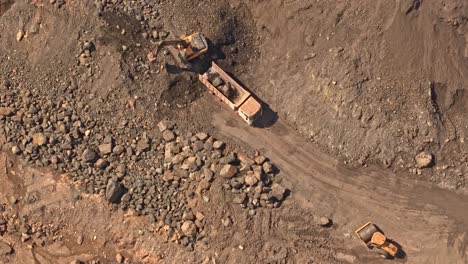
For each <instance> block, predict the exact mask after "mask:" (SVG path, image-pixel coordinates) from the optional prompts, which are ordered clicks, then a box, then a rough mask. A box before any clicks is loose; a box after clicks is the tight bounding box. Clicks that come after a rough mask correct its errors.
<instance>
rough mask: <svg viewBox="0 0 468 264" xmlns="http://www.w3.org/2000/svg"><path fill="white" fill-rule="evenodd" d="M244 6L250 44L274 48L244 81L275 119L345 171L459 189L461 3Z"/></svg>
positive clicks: (463, 52) (462, 152) (464, 48)
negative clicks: (373, 171) (388, 172)
mask: <svg viewBox="0 0 468 264" xmlns="http://www.w3.org/2000/svg"><path fill="white" fill-rule="evenodd" d="M246 5H247V6H248V7H249V9H250V10H251V13H252V16H253V17H254V20H255V21H256V28H257V32H258V34H259V39H260V41H259V42H261V43H274V44H273V45H269V44H264V45H263V46H262V48H263V49H262V58H261V59H260V60H259V62H258V64H257V65H256V66H254V67H255V69H260V70H259V71H257V70H256V72H255V74H252V75H251V77H250V78H251V79H250V81H246V83H248V84H249V85H250V86H252V87H255V89H256V92H257V94H258V95H259V96H260V97H261V98H263V99H264V100H265V101H266V102H268V104H270V106H271V107H272V108H273V109H274V110H276V111H278V112H279V114H280V118H284V119H286V120H288V121H289V123H291V124H294V125H295V127H296V128H297V129H298V130H299V131H300V133H301V134H302V135H303V136H304V137H306V138H308V139H309V140H310V141H312V142H314V143H316V144H317V146H319V147H321V149H323V150H325V151H327V152H329V153H332V154H333V155H338V156H339V157H340V159H341V160H342V162H344V163H346V164H348V165H352V166H357V167H360V166H367V165H369V164H378V165H379V166H382V167H383V168H391V169H392V170H394V171H395V172H398V173H407V172H410V173H412V174H415V177H417V178H420V179H425V180H430V181H433V182H435V183H438V184H439V185H440V186H442V187H444V188H449V189H453V190H459V191H462V192H465V191H466V181H467V178H466V177H467V175H468V172H467V170H468V163H467V162H468V161H467V159H468V153H467V149H468V148H467V147H466V137H467V136H466V135H467V133H468V131H467V124H466V119H467V111H466V105H467V104H468V101H467V100H468V97H467V95H466V94H467V92H466V89H467V88H466V87H467V84H468V79H467V74H466V72H467V71H468V62H467V54H468V53H467V52H468V42H467V39H468V37H467V36H468V33H467V32H468V23H467V14H468V4H467V2H466V1H463V0H454V1H445V0H444V1H419V0H414V1H413V0H408V1H377V2H376V1H364V2H362V1H361V2H360V3H359V4H357V3H353V1H341V2H339V3H336V4H335V3H334V4H331V3H329V2H328V1H260V3H250V4H249V3H246ZM269 8H271V9H276V10H281V11H280V12H276V13H270V12H264V10H265V9H269ZM266 65H268V67H265V66H266ZM258 76H263V78H258ZM423 151H424V152H427V153H429V154H430V155H431V156H432V158H433V160H432V162H431V164H430V166H427V167H424V168H422V167H421V166H419V165H418V164H417V162H416V160H415V157H416V155H418V154H419V153H421V152H423ZM429 167H430V168H429ZM418 175H421V176H418Z"/></svg>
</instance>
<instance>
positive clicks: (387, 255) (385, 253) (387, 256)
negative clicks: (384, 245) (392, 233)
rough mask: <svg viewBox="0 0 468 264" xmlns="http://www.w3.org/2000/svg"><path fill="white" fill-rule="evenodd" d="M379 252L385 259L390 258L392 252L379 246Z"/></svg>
mask: <svg viewBox="0 0 468 264" xmlns="http://www.w3.org/2000/svg"><path fill="white" fill-rule="evenodd" d="M377 252H378V254H379V255H380V256H381V257H382V258H384V259H389V258H390V257H391V256H390V254H389V253H388V252H387V251H385V250H383V249H381V248H378V249H377Z"/></svg>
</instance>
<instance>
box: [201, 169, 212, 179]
mask: <svg viewBox="0 0 468 264" xmlns="http://www.w3.org/2000/svg"><path fill="white" fill-rule="evenodd" d="M203 175H204V179H205V181H208V182H211V181H213V178H214V173H213V171H211V170H210V169H208V168H206V169H204V170H203Z"/></svg>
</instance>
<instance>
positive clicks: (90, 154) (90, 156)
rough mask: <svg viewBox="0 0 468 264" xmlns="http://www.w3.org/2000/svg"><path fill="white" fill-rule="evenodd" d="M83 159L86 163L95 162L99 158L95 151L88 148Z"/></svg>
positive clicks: (82, 156)
mask: <svg viewBox="0 0 468 264" xmlns="http://www.w3.org/2000/svg"><path fill="white" fill-rule="evenodd" d="M81 158H82V159H83V160H84V161H86V162H94V161H95V160H96V158H97V154H96V152H94V150H92V149H89V148H88V149H85V151H83V154H82V155H81Z"/></svg>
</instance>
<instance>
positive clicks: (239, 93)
mask: <svg viewBox="0 0 468 264" xmlns="http://www.w3.org/2000/svg"><path fill="white" fill-rule="evenodd" d="M210 74H217V75H219V77H220V78H221V79H222V80H223V81H224V83H229V84H230V85H231V88H232V89H234V90H235V91H236V96H235V97H233V98H228V97H227V96H225V95H224V94H223V93H222V92H221V91H220V90H218V88H216V87H215V86H214V85H213V84H212V83H211V82H210V80H209V75H210ZM198 79H199V80H200V81H201V82H202V83H203V84H204V85H205V86H206V87H207V88H208V89H209V90H210V92H211V93H213V94H214V95H216V96H217V97H218V98H220V99H221V100H222V101H223V102H225V103H226V104H227V105H228V106H229V107H230V108H231V109H232V110H237V109H238V108H239V107H240V106H241V105H242V104H243V103H244V102H245V101H246V100H247V99H248V98H249V96H250V92H248V91H247V90H245V89H244V88H243V87H242V86H241V85H239V84H238V83H237V82H236V81H235V80H234V79H232V78H231V77H230V76H229V75H228V74H227V73H226V72H225V71H223V70H222V69H221V68H220V67H219V66H218V65H217V64H216V63H214V62H212V63H211V68H210V69H208V71H207V72H205V73H204V74H200V75H198Z"/></svg>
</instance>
